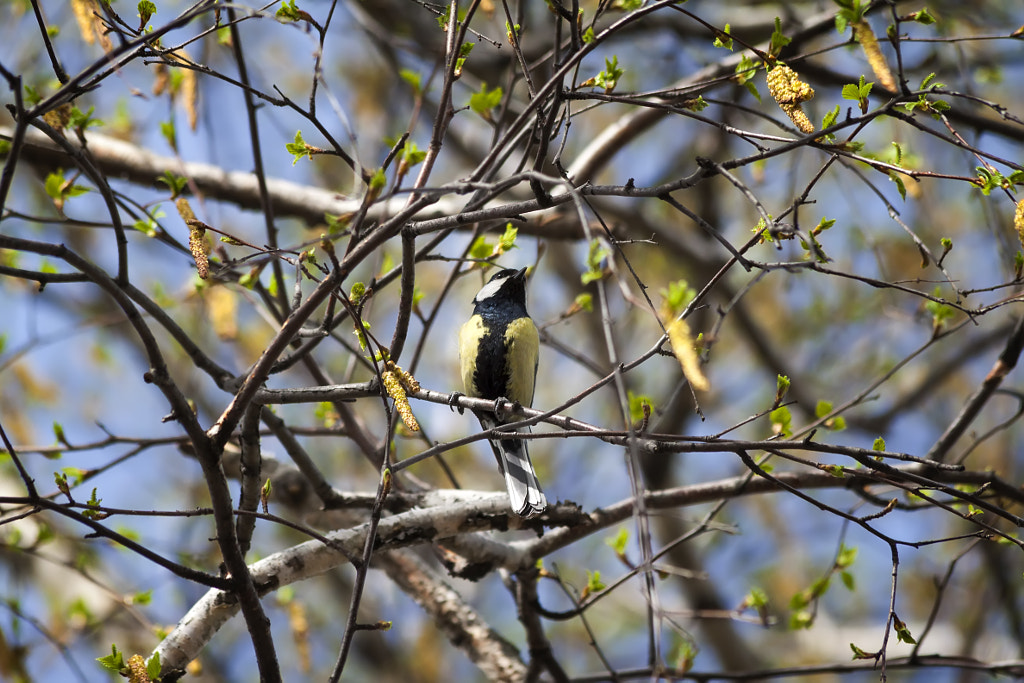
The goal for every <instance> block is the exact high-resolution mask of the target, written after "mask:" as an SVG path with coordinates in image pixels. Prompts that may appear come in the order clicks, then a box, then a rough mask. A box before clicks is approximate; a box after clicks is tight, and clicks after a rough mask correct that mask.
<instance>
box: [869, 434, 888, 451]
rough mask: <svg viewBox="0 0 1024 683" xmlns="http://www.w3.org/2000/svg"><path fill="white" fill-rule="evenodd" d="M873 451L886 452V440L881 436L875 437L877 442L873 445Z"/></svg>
mask: <svg viewBox="0 0 1024 683" xmlns="http://www.w3.org/2000/svg"><path fill="white" fill-rule="evenodd" d="M871 450H873V451H879V452H881V451H884V450H885V439H883V438H882V437H880V436H876V437H875V442H874V443H873V444H871Z"/></svg>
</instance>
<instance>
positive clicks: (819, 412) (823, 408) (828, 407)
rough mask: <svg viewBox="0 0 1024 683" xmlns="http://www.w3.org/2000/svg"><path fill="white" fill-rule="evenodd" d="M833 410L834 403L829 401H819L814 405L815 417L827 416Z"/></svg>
mask: <svg viewBox="0 0 1024 683" xmlns="http://www.w3.org/2000/svg"><path fill="white" fill-rule="evenodd" d="M831 412H832V404H831V403H829V402H828V401H818V405H816V406H815V407H814V417H825V416H826V415H828V414H829V413H831Z"/></svg>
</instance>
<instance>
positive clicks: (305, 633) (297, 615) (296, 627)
mask: <svg viewBox="0 0 1024 683" xmlns="http://www.w3.org/2000/svg"><path fill="white" fill-rule="evenodd" d="M288 624H289V625H290V626H291V627H292V640H294V641H295V650H296V654H298V658H299V669H300V670H301V671H302V672H303V673H309V672H310V671H311V670H312V666H313V656H312V652H311V649H310V644H309V619H308V618H307V617H306V608H305V606H304V605H303V604H302V603H300V602H299V601H298V600H292V601H291V602H289V603H288Z"/></svg>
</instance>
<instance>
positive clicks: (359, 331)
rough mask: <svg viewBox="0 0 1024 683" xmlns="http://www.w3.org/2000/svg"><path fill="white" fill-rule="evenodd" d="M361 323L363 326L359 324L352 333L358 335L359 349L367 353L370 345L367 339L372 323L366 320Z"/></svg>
mask: <svg viewBox="0 0 1024 683" xmlns="http://www.w3.org/2000/svg"><path fill="white" fill-rule="evenodd" d="M360 322H361V323H362V324H359V323H357V324H356V327H355V328H354V329H353V330H352V333H353V334H354V335H356V339H357V340H359V348H360V349H361V350H363V351H365V350H366V349H367V348H368V347H369V344H370V343H369V341H367V339H366V333H367V332H369V331H370V323H369V322H367V321H365V320H363V321H360Z"/></svg>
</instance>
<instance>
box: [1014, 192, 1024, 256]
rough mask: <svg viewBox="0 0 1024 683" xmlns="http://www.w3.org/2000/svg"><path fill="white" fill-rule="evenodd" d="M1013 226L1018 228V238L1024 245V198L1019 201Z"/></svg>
mask: <svg viewBox="0 0 1024 683" xmlns="http://www.w3.org/2000/svg"><path fill="white" fill-rule="evenodd" d="M1013 227H1014V228H1016V229H1017V239H1019V240H1020V244H1021V246H1024V199H1022V200H1020V201H1019V202H1017V210H1016V211H1015V212H1014V214H1013Z"/></svg>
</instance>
